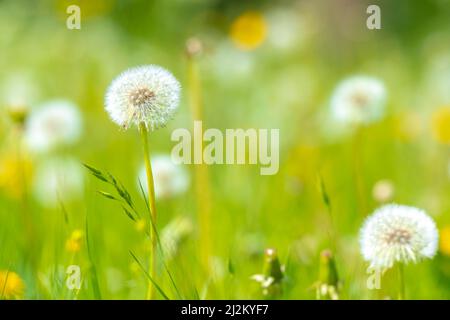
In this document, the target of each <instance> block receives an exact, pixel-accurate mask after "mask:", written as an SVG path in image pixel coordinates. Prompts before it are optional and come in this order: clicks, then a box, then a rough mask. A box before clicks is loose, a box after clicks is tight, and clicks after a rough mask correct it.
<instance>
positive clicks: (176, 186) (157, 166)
mask: <svg viewBox="0 0 450 320" xmlns="http://www.w3.org/2000/svg"><path fill="white" fill-rule="evenodd" d="M151 163H152V171H153V179H154V184H155V196H156V198H160V199H161V198H165V199H167V198H172V197H175V196H177V195H179V194H181V193H183V192H185V191H186V190H187V188H188V187H189V176H188V174H187V172H186V170H185V169H184V168H183V167H182V166H181V165H177V164H175V163H173V161H172V159H171V157H170V156H169V155H165V154H157V155H155V156H153V157H152V159H151ZM138 178H139V181H140V183H141V185H142V187H143V188H144V191H145V192H148V189H147V184H146V183H145V181H147V180H146V172H145V166H142V168H141V169H140V171H139V177H138Z"/></svg>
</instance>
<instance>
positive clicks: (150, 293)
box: [139, 122, 157, 300]
mask: <svg viewBox="0 0 450 320" xmlns="http://www.w3.org/2000/svg"><path fill="white" fill-rule="evenodd" d="M139 132H140V134H141V138H142V147H143V151H144V163H145V172H146V175H147V188H148V202H149V209H150V210H149V211H150V219H151V221H150V223H149V226H150V239H151V244H152V253H151V257H150V263H149V274H150V275H151V277H152V278H153V279H155V276H156V245H157V241H156V230H154V229H155V228H156V205H155V188H154V183H153V173H152V165H151V162H150V149H149V143H148V131H147V127H146V125H145V123H143V122H141V123H140V124H139ZM154 296H155V290H154V287H153V284H152V283H150V282H149V285H148V290H147V299H149V300H150V299H153V298H154Z"/></svg>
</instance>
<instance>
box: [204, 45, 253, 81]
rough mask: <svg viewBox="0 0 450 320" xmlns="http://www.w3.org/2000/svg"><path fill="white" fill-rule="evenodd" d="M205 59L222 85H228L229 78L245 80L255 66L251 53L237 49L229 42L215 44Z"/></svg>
mask: <svg viewBox="0 0 450 320" xmlns="http://www.w3.org/2000/svg"><path fill="white" fill-rule="evenodd" d="M205 61H206V63H207V65H208V67H209V69H210V70H211V72H213V73H214V76H215V77H217V78H219V79H220V80H221V81H222V82H223V84H224V85H230V79H232V80H233V81H238V82H243V81H247V80H248V78H249V77H250V76H251V75H252V72H253V70H254V67H255V66H254V65H255V62H254V59H252V54H251V53H249V52H246V51H241V50H238V49H236V48H235V47H233V46H232V45H231V44H229V43H221V44H219V45H217V47H216V48H215V50H214V52H213V54H212V55H211V56H210V57H209V58H207V59H206V60H205Z"/></svg>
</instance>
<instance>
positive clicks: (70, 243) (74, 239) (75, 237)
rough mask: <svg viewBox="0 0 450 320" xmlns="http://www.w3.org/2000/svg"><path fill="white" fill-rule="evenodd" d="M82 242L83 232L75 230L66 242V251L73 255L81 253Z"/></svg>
mask: <svg viewBox="0 0 450 320" xmlns="http://www.w3.org/2000/svg"><path fill="white" fill-rule="evenodd" d="M82 241H83V231H81V230H74V231H73V232H72V234H71V235H70V237H69V239H67V241H66V250H67V251H68V252H72V253H75V252H78V251H80V249H81V245H82Z"/></svg>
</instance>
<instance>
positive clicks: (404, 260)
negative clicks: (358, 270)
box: [360, 204, 439, 299]
mask: <svg viewBox="0 0 450 320" xmlns="http://www.w3.org/2000/svg"><path fill="white" fill-rule="evenodd" d="M438 237H439V236H438V231H437V229H436V225H435V223H434V221H433V219H432V218H430V217H429V216H428V215H427V214H426V213H425V212H424V211H423V210H421V209H418V208H415V207H409V206H404V205H397V204H388V205H384V206H382V207H380V208H378V209H377V210H375V212H374V213H373V214H372V215H371V216H369V217H368V218H367V220H366V221H365V223H364V225H363V227H362V228H361V232H360V244H361V252H362V255H363V257H364V259H365V260H366V261H368V262H370V267H371V268H374V269H379V270H386V269H388V268H391V267H392V266H394V264H395V263H397V264H398V267H399V280H400V290H399V298H400V299H403V298H404V279H403V264H408V263H411V262H413V263H417V262H419V261H421V260H423V259H426V258H432V257H433V256H434V255H435V254H436V250H437V246H438Z"/></svg>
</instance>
